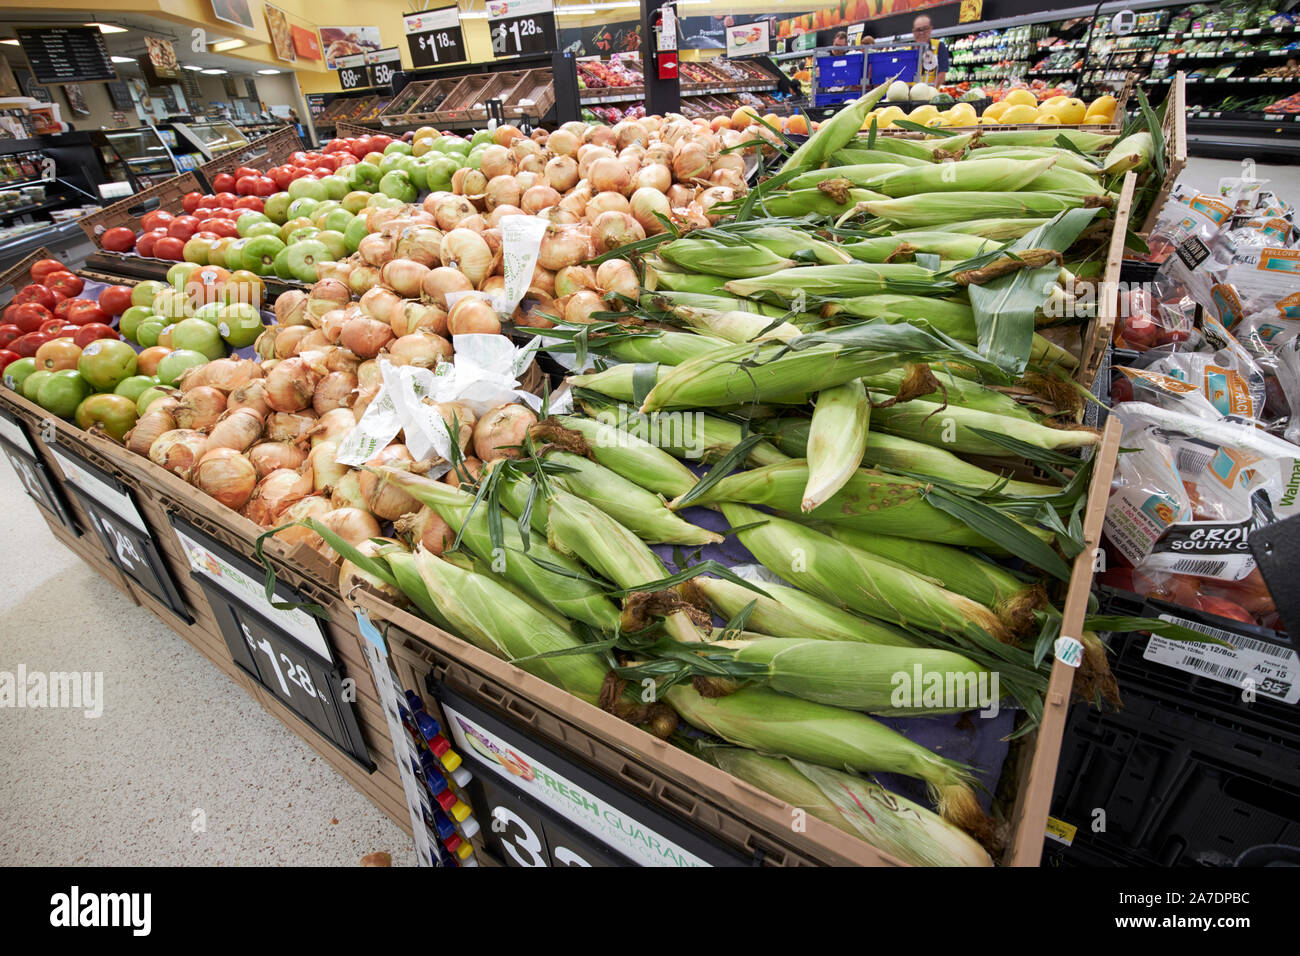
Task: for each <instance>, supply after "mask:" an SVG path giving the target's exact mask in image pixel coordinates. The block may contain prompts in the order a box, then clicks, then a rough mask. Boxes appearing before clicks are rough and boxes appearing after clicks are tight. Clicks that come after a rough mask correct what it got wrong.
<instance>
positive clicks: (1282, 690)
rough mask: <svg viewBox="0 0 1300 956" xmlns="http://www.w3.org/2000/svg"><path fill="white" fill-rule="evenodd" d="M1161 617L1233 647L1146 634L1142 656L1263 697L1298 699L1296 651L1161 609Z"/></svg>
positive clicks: (1299, 671)
mask: <svg viewBox="0 0 1300 956" xmlns="http://www.w3.org/2000/svg"><path fill="white" fill-rule="evenodd" d="M1160 620H1162V621H1170V622H1172V623H1174V624H1181V625H1182V626H1183V627H1189V628H1191V629H1192V630H1194V631H1200V632H1202V633H1203V634H1208V635H1210V636H1211V637H1214V638H1218V639H1219V640H1221V641H1227V642H1228V643H1229V644H1231V645H1232V647H1230V648H1229V647H1223V646H1221V645H1219V644H1197V643H1193V642H1190V641H1171V640H1168V639H1167V638H1163V637H1160V636H1158V635H1155V634H1152V635H1151V637H1149V638H1148V639H1147V646H1146V650H1145V651H1143V652H1142V657H1143V658H1144V659H1145V660H1148V661H1154V662H1156V663H1157V664H1164V665H1165V666H1167V667H1173V668H1175V669H1177V670H1180V671H1186V672H1187V673H1189V674H1198V675H1200V676H1201V677H1207V678H1209V679H1210V680H1213V681H1217V682H1219V683H1221V684H1228V685H1230V686H1232V687H1237V688H1242V689H1245V688H1246V687H1251V688H1253V689H1254V692H1255V693H1256V694H1258V695H1260V696H1262V697H1271V698H1273V699H1274V700H1280V701H1282V702H1283V703H1286V704H1294V703H1296V702H1298V701H1300V681H1298V680H1297V677H1300V660H1297V657H1296V653H1295V651H1293V650H1291V649H1290V648H1287V647H1279V646H1277V645H1276V644H1270V643H1268V642H1267V641H1260V640H1256V639H1254V638H1251V637H1244V636H1242V635H1240V634H1234V633H1232V632H1231V631H1225V630H1223V629H1222V628H1217V627H1212V626H1210V625H1208V624H1201V623H1199V622H1196V621H1188V620H1186V619H1184V618H1180V617H1176V616H1175V615H1173V614H1162V615H1160Z"/></svg>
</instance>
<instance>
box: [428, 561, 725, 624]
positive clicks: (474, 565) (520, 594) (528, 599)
mask: <svg viewBox="0 0 1300 956" xmlns="http://www.w3.org/2000/svg"><path fill="white" fill-rule="evenodd" d="M438 557H439V558H441V559H442V560H443V561H446V562H447V563H448V564H451V565H454V566H455V567H458V568H460V569H461V570H462V571H470V572H472V573H474V574H478V575H482V576H483V577H485V578H490V579H491V580H492V581H493V582H495V583H496V584H498V585H499V586H501V587H503V588H505V589H506V590H507V591H509V592H510V593H511V594H513V595H514V596H515V597H516V598H518V599H519V600H520V601H523V602H524V603H526V604H527V605H528V606H529V607H531V608H532V609H533V610H534V611H536V612H537V613H538V614H543V615H545V616H546V617H548V618H550V620H551V622H552V623H553V624H554V625H555V626H556V627H558V628H559V629H560V630H562V631H565V632H566V633H572V632H573V622H572V621H570V620H569V619H568V618H567V617H565V616H564V615H563V614H561V613H560V612H559V611H557V610H555V608H553V607H551V606H550V605H548V604H546V603H545V602H544V601H540V600H538V599H537V598H535V597H533V596H532V595H531V594H529V593H528V592H527V591H525V590H523V589H522V588H518V587H515V586H514V585H513V584H511V583H510V582H509V581H507V580H506V579H505V578H503V577H501V576H500V575H499V574H493V573H492V569H491V568H490V567H488V566H487V564H486V563H484V562H483V561H481V560H480V559H478V558H476V557H474V555H472V554H470V553H469V552H468V551H444V552H443V553H442V554H440V555H438ZM735 640H743V638H735Z"/></svg>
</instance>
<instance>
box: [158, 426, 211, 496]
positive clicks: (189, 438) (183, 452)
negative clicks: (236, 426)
mask: <svg viewBox="0 0 1300 956" xmlns="http://www.w3.org/2000/svg"><path fill="white" fill-rule="evenodd" d="M146 417H147V416H146ZM207 443H208V436H207V435H205V434H203V432H200V431H194V430H193V429H189V428H173V429H172V430H171V431H166V432H163V433H162V434H161V435H159V436H158V437H157V438H155V439H154V442H153V444H152V445H150V446H149V460H150V461H151V462H153V463H154V464H155V465H159V466H161V467H163V468H166V469H167V470H168V471H170V472H171V473H172V474H173V475H175V476H176V477H178V478H180V479H181V480H182V481H189V480H190V474H191V473H192V472H193V470H194V466H195V465H196V464H197V463H198V460H199V458H200V457H202V455H203V450H204V446H205V445H207Z"/></svg>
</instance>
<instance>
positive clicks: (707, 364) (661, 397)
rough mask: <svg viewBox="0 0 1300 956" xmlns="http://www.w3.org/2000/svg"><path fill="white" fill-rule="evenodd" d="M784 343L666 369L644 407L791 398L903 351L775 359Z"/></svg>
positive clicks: (817, 352)
mask: <svg viewBox="0 0 1300 956" xmlns="http://www.w3.org/2000/svg"><path fill="white" fill-rule="evenodd" d="M826 268H835V267H834V266H827V267H826ZM792 271H793V270H792ZM782 347H783V346H779V345H760V346H753V345H736V346H732V348H731V349H729V350H726V351H719V352H715V353H713V354H710V355H706V356H704V357H703V358H699V359H695V360H693V361H690V362H685V363H683V364H681V365H678V366H676V367H674V368H673V369H671V370H665V369H662V368H661V369H660V370H659V377H658V379H657V380H656V384H655V387H654V388H653V389H651V391H650V393H649V394H648V395H647V396H646V400H645V402H644V404H643V405H642V407H641V411H642V412H653V411H659V410H661V409H665V408H703V407H717V406H719V405H735V404H742V403H747V402H764V401H768V400H769V399H774V398H785V397H786V396H788V395H790V394H791V390H792V389H796V388H798V389H806V390H807V392H815V391H820V390H821V389H823V388H830V387H832V386H835V385H843V384H844V383H845V382H849V381H852V380H853V379H855V378H860V377H861V376H863V375H865V374H868V373H870V372H874V371H879V370H881V369H884V368H888V367H889V366H891V365H895V364H897V362H898V356H897V355H895V354H893V353H881V352H865V351H860V350H851V349H842V348H839V347H836V346H822V345H818V346H814V347H812V348H808V349H802V350H800V351H798V352H789V353H787V354H785V355H782V356H781V357H780V358H775V357H774V356H775V354H776V352H777V350H778V349H781V348H782ZM755 356H756V361H757V364H755V365H752V366H748V367H745V368H739V367H737V365H736V364H735V363H736V362H737V361H744V360H747V359H751V358H754V357H755Z"/></svg>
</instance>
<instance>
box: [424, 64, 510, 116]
mask: <svg viewBox="0 0 1300 956" xmlns="http://www.w3.org/2000/svg"><path fill="white" fill-rule="evenodd" d="M492 78H493V74H491V73H476V74H474V75H472V76H467V77H465V78H464V79H463V80H461V81H460V83H459V84H457V85H456V88H455V89H453V90H452V91H451V92H450V93H448V94H447V97H446V99H444V100H443V101H442V103H441V105H439V106H438V107H437V108H436V110H434V112H433V114H432V115H433V116H435V117H437V121H438V122H440V123H451V122H456V121H458V120H463V119H468V118H469V111H470V110H472V109H473V107H474V104H475V103H481V102H483V99H484V98H483V95H482V93H483V91H484V90H486V89H488V88H489V87H490V86H491V84H492ZM407 122H410V120H409V119H408V120H407Z"/></svg>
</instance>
